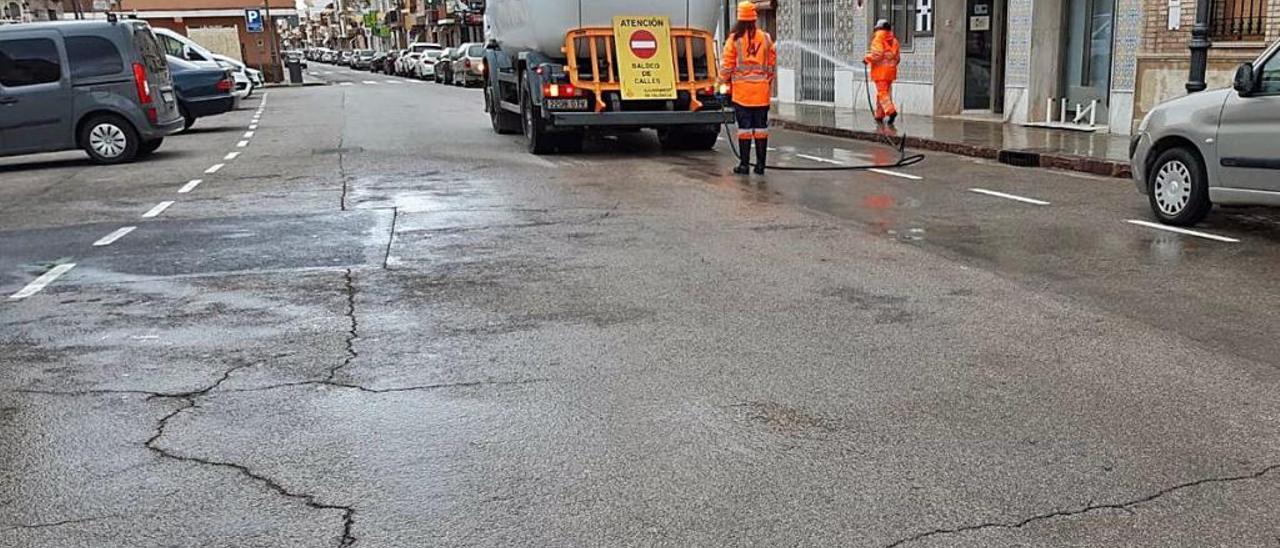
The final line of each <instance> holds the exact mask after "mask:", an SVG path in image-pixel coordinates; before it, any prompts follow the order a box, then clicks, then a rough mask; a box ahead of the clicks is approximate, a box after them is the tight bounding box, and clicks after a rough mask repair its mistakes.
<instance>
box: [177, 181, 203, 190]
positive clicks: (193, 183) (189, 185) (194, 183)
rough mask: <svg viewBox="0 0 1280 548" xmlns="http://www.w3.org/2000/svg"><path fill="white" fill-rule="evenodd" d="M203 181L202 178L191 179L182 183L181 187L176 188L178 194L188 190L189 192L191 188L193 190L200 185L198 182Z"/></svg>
mask: <svg viewBox="0 0 1280 548" xmlns="http://www.w3.org/2000/svg"><path fill="white" fill-rule="evenodd" d="M203 182H204V179H192V180H190V181H187V184H185V185H182V188H179V189H178V194H186V193H188V192H191V191H192V190H195V189H196V187H198V186H200V183H203Z"/></svg>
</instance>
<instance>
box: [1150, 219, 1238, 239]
mask: <svg viewBox="0 0 1280 548" xmlns="http://www.w3.org/2000/svg"><path fill="white" fill-rule="evenodd" d="M1125 222H1126V223H1129V224H1133V225H1138V226H1145V227H1147V228H1154V229H1156V230H1163V231H1165V232H1173V233H1176V234H1185V235H1187V236H1195V237H1198V238H1205V239H1207V240H1214V241H1218V242H1226V243H1229V244H1235V243H1240V240H1238V239H1236V238H1228V237H1226V236H1219V235H1217V234H1210V233H1208V232H1200V231H1198V230H1187V229H1185V228H1178V227H1176V226H1169V225H1162V224H1160V223H1153V222H1150V221H1139V220H1137V219H1128V220H1126V221H1125Z"/></svg>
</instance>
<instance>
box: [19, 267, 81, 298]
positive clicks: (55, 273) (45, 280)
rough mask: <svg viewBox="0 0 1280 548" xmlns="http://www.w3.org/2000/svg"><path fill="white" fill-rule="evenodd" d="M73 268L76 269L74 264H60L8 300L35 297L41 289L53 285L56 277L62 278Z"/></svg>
mask: <svg viewBox="0 0 1280 548" xmlns="http://www.w3.org/2000/svg"><path fill="white" fill-rule="evenodd" d="M75 267H76V263H66V264H60V265H58V266H55V267H53V268H52V269H50V270H49V271H48V272H45V273H44V274H41V275H40V277H39V278H36V279H34V280H31V283H29V284H27V286H26V287H24V288H22V289H20V290H18V292H17V293H14V294H12V295H9V300H11V301H16V300H18V299H25V298H27V297H30V296H32V295H35V294H36V293H39V292H40V290H41V289H44V288H45V286H47V285H49V284H51V283H53V281H54V280H56V279H58V277H60V276H62V275H63V274H66V273H67V271H69V270H71V269H73V268H75Z"/></svg>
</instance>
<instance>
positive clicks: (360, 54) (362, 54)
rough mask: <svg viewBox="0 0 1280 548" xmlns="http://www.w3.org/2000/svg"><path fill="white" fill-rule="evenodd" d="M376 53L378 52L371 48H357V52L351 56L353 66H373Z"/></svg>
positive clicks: (367, 68)
mask: <svg viewBox="0 0 1280 548" xmlns="http://www.w3.org/2000/svg"><path fill="white" fill-rule="evenodd" d="M374 55H377V52H375V51H373V50H371V49H360V50H356V52H355V54H354V55H352V56H351V68H353V69H356V70H369V69H370V68H372V66H373V56H374Z"/></svg>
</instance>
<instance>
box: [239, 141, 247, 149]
mask: <svg viewBox="0 0 1280 548" xmlns="http://www.w3.org/2000/svg"><path fill="white" fill-rule="evenodd" d="M247 146H249V141H240V142H239V143H236V148H244V147H247Z"/></svg>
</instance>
